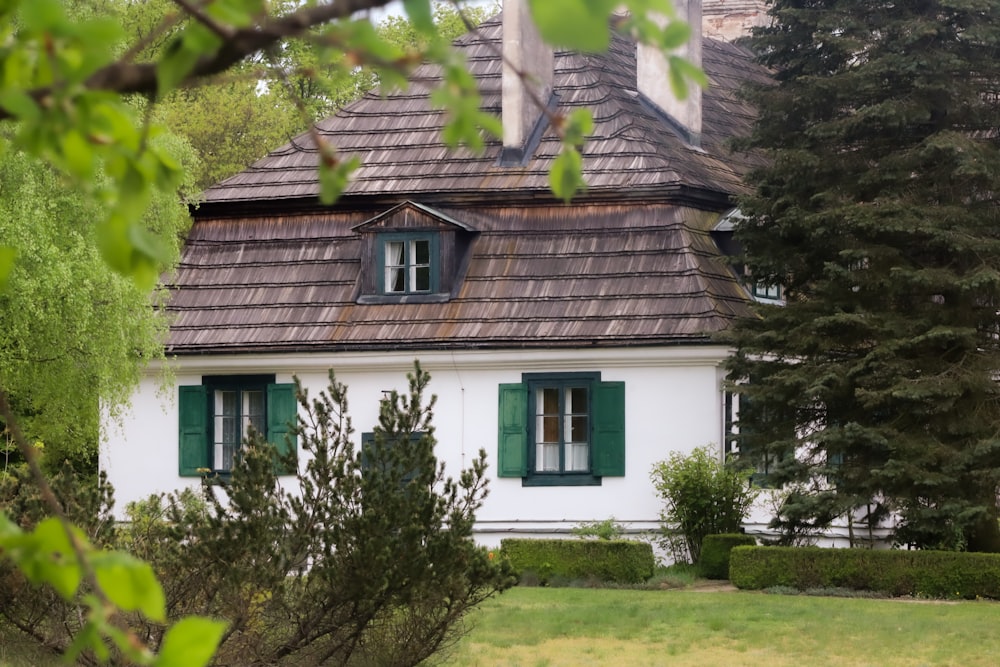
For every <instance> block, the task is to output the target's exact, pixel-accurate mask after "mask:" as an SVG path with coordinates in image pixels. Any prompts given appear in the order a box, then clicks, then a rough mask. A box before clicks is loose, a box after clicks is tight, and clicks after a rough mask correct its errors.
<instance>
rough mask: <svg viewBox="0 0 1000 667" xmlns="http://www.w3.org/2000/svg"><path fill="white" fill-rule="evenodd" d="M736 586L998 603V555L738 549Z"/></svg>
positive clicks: (733, 557)
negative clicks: (832, 590)
mask: <svg viewBox="0 0 1000 667" xmlns="http://www.w3.org/2000/svg"><path fill="white" fill-rule="evenodd" d="M729 580H730V581H731V582H732V583H733V584H734V585H735V586H737V587H738V588H746V589H762V588H770V587H772V586H789V587H792V588H797V589H799V590H807V589H810V588H851V589H855V590H867V591H875V592H879V593H886V594H889V595H897V596H898V595H912V596H918V597H931V598H952V599H954V598H965V599H975V598H977V597H983V598H993V599H1000V554H986V553H965V552H958V551H900V550H872V549H820V548H818V547H749V546H748V547H736V548H734V549H733V550H732V552H731V553H730V561H729Z"/></svg>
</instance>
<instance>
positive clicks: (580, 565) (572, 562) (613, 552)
mask: <svg viewBox="0 0 1000 667" xmlns="http://www.w3.org/2000/svg"><path fill="white" fill-rule="evenodd" d="M500 553H501V555H502V556H503V557H504V558H505V559H506V560H507V562H509V563H510V565H511V567H513V569H514V571H515V572H517V573H518V574H520V575H521V578H522V581H524V582H527V581H537V582H538V583H539V584H542V585H545V584H548V583H551V582H552V581H554V580H555V581H558V580H563V581H571V580H581V579H582V580H588V579H596V580H598V581H602V582H611V583H619V584H638V583H642V582H643V581H646V580H647V579H649V578H650V577H652V576H653V571H654V569H655V568H656V559H655V558H654V556H653V547H652V546H651V545H649V544H648V543H646V542H635V541H630V540H531V539H515V538H510V539H506V540H501V542H500Z"/></svg>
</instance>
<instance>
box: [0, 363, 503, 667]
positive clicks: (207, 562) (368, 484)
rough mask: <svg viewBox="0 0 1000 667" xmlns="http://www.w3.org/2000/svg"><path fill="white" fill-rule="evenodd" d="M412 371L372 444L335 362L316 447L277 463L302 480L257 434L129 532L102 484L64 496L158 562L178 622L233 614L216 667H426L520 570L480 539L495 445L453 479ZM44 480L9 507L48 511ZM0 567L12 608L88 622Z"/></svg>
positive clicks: (25, 514) (18, 614)
mask: <svg viewBox="0 0 1000 667" xmlns="http://www.w3.org/2000/svg"><path fill="white" fill-rule="evenodd" d="M409 380H410V392H409V395H408V396H400V395H398V394H397V393H396V392H393V393H392V394H391V396H389V397H388V398H386V399H384V400H383V401H382V404H381V410H380V417H379V424H378V425H377V426H376V427H375V428H374V441H373V442H372V443H370V445H366V447H365V449H364V452H363V455H362V451H360V450H359V449H358V448H356V447H355V446H354V444H353V443H352V440H351V435H352V433H353V431H352V428H351V423H350V419H349V418H348V417H347V396H346V388H345V387H344V386H343V385H342V384H339V383H337V382H336V381H335V379H334V378H333V374H332V373H331V376H330V387H329V390H328V391H327V392H323V393H322V394H321V395H320V396H319V397H318V398H317V399H315V400H310V399H309V397H308V396H307V395H306V394H305V393H304V392H302V391H300V392H299V402H300V406H301V410H300V413H299V421H298V424H297V425H296V426H295V427H294V428H293V431H294V433H295V434H296V436H297V437H298V442H299V446H300V449H301V450H302V451H303V452H305V453H307V454H308V455H309V458H308V460H307V461H304V462H302V465H297V462H296V461H295V460H294V456H290V457H288V458H287V459H286V460H284V461H281V462H280V465H279V466H277V468H278V469H286V468H287V469H289V470H297V474H296V476H295V478H294V481H295V482H297V484H292V483H290V482H291V481H292V480H291V479H288V478H283V480H282V484H279V483H278V479H277V478H276V476H275V469H276V465H275V463H276V462H275V448H274V447H273V446H272V445H269V444H268V443H266V442H264V441H263V440H262V439H261V438H260V436H259V434H255V433H251V435H250V437H249V438H248V440H247V441H246V442H244V445H243V447H242V449H241V452H240V456H239V457H237V461H236V464H235V466H234V469H233V471H232V477H231V479H229V480H216V479H211V480H209V479H206V480H205V483H204V485H203V488H202V490H201V491H202V492H201V493H199V492H193V491H190V490H188V491H183V492H180V493H176V494H172V495H168V496H153V497H151V498H149V499H147V500H145V501H143V502H140V503H135V504H133V505H131V506H130V507H129V508H128V518H129V520H130V522H129V523H128V524H127V525H125V526H122V527H121V528H120V529H119V530H118V531H117V533H118V534H117V538H116V537H115V536H114V535H113V534H110V533H107V531H108V530H110V526H111V525H112V524H111V523H110V522H109V521H104V520H103V519H101V517H105V518H106V517H107V516H108V515H107V510H108V509H109V507H110V496H109V495H108V494H106V493H105V492H104V491H103V489H97V490H93V491H87V489H86V487H82V486H80V485H77V484H74V483H72V482H67V483H65V484H64V483H62V482H61V481H60V480H59V479H56V480H53V483H54V486H55V487H56V488H57V490H59V489H62V488H63V487H66V488H68V490H69V491H70V492H72V494H70V495H67V496H65V497H63V503H64V505H66V506H67V508H68V509H69V510H70V512H69V513H70V518H71V519H72V520H73V521H74V523H75V524H76V525H77V526H80V527H83V528H84V529H86V530H87V531H88V533H89V536H90V538H91V540H92V541H94V542H96V543H97V544H110V543H112V542H117V543H118V545H120V546H121V547H122V548H123V549H126V550H128V551H130V552H131V553H132V554H134V555H136V556H138V557H140V558H142V559H144V560H146V561H147V562H149V563H150V565H152V566H153V568H154V570H155V572H156V574H157V577H158V578H159V580H160V582H161V584H162V586H163V591H164V595H165V597H166V606H167V615H168V618H169V619H171V620H173V619H176V618H178V617H180V616H186V615H188V614H200V615H204V616H209V617H214V618H220V619H223V620H225V621H226V623H227V625H228V629H227V630H226V633H225V634H224V636H223V639H222V643H221V645H220V648H219V650H218V652H217V654H216V658H215V660H216V663H215V664H217V665H234V666H235V665H240V666H242V665H295V666H300V665H301V666H311V665H393V666H396V665H399V666H403V665H415V664H418V663H420V662H422V661H424V660H426V659H427V658H428V657H430V656H432V655H433V654H434V653H436V652H437V651H439V650H441V649H442V648H443V647H446V646H447V645H449V643H451V642H453V641H455V640H456V639H457V638H458V637H460V636H461V634H462V632H463V626H462V623H461V621H462V619H463V617H464V615H465V614H466V612H468V611H469V610H470V609H471V608H472V607H474V606H475V605H476V604H478V603H479V602H481V601H482V600H484V599H486V598H488V597H490V596H492V595H493V594H495V593H497V592H498V591H502V590H504V589H505V588H507V587H509V586H511V585H513V584H514V582H515V581H516V579H515V577H514V575H513V571H512V570H511V568H510V567H509V566H508V565H507V564H506V563H505V562H503V561H502V559H492V558H490V556H489V554H488V553H487V551H486V550H485V549H483V548H481V547H478V546H476V544H475V543H474V542H473V540H472V527H473V523H474V521H475V512H476V510H477V509H478V508H479V507H480V506H481V504H482V500H483V498H484V497H485V495H486V479H485V470H486V461H485V452H480V455H479V457H478V458H477V459H476V460H475V461H474V462H473V464H472V467H471V468H469V469H467V470H463V471H461V474H460V476H459V478H458V479H457V480H455V479H452V478H450V477H446V476H445V470H444V466H443V464H441V465H439V464H438V461H437V458H436V457H435V456H434V445H435V439H434V427H433V425H432V421H431V420H432V406H433V403H434V398H433V397H432V398H431V399H430V400H429V401H425V400H424V391H425V389H426V387H427V384H428V382H429V380H430V378H429V376H428V375H427V374H426V373H423V372H422V371H421V370H420V368H419V366H417V367H416V369H415V371H414V373H413V374H411V375H410V376H409ZM286 483H287V487H288V488H290V489H292V488H294V491H285V490H284V487H285V484H286ZM8 485H9V483H8ZM4 488H5V489H6V488H8V487H7V486H5V487H4ZM32 489H34V486H33V485H30V484H23V485H21V486H18V487H17V488H16V489H14V490H10V491H8V492H6V493H5V494H4V498H5V499H4V502H3V506H4V509H6V511H7V512H8V513H9V514H10V515H11V516H15V517H18V518H19V520H20V521H21V522H22V523H23V524H26V525H27V524H30V523H32V522H33V521H35V518H34V517H35V516H36V515H39V514H42V513H44V512H43V510H42V509H41V504H40V503H39V502H37V499H35V498H33V496H32V494H31V491H32ZM74 494H75V495H74ZM78 496H79V498H77V497H78ZM0 567H3V568H9V565H7V563H6V561H2V562H0ZM0 577H2V580H0V618H3V619H6V620H7V621H8V622H9V623H10V624H11V625H13V626H14V627H17V628H19V629H21V631H22V632H24V633H25V635H26V636H29V637H32V638H33V639H34V640H35V641H37V642H38V643H39V644H42V645H44V646H48V647H50V648H51V649H53V650H54V651H60V650H62V649H63V648H65V644H66V641H67V640H68V639H69V633H70V632H74V631H75V630H78V629H79V627H80V620H79V619H78V618H77V614H76V611H77V610H76V607H72V606H71V605H68V604H64V603H62V602H61V601H60V599H59V598H58V597H57V596H56V594H55V593H51V594H50V592H49V589H43V590H41V591H39V590H36V589H35V588H34V587H31V586H29V585H28V584H27V583H26V581H25V580H24V577H23V576H22V575H21V574H20V573H19V572H17V571H13V570H9V569H8V570H3V571H2V572H0ZM116 622H120V623H121V624H122V625H123V626H124V625H127V626H129V627H130V629H131V630H133V631H134V632H135V633H136V636H137V637H138V638H139V639H141V640H142V641H143V642H144V643H146V644H147V645H149V646H150V647H151V648H152V649H154V650H157V649H159V647H160V645H161V641H162V639H163V632H164V627H163V626H162V625H160V624H154V623H149V622H146V621H145V620H144V619H142V618H140V617H139V616H138V615H133V614H120V615H119V616H117V617H116Z"/></svg>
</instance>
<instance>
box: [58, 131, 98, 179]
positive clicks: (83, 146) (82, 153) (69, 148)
mask: <svg viewBox="0 0 1000 667" xmlns="http://www.w3.org/2000/svg"><path fill="white" fill-rule="evenodd" d="M61 144H62V153H63V157H65V159H66V168H67V170H69V172H70V173H71V174H73V175H74V176H76V177H77V178H83V179H86V178H90V177H91V175H92V174H93V173H94V150H93V147H92V146H91V145H90V142H88V141H87V140H86V139H84V137H83V135H82V134H80V132H79V131H78V130H75V129H70V130H67V131H66V133H65V134H64V135H63V137H62V141H61Z"/></svg>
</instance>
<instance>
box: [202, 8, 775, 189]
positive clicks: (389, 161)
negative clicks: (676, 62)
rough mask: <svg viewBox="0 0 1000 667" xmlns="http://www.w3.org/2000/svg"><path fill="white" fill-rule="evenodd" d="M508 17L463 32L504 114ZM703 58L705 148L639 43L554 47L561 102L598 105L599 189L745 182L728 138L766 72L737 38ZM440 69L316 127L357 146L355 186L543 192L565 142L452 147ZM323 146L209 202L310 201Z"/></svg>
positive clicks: (311, 146)
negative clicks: (652, 76) (658, 86)
mask: <svg viewBox="0 0 1000 667" xmlns="http://www.w3.org/2000/svg"><path fill="white" fill-rule="evenodd" d="M500 41H501V22H500V19H499V18H494V19H491V20H489V21H486V22H485V23H483V24H482V25H481V26H480V28H479V30H478V31H477V32H474V33H470V34H469V35H466V36H465V37H463V38H461V39H460V40H458V42H457V46H458V47H459V48H460V50H461V51H462V52H463V54H464V55H465V57H466V59H467V61H468V64H469V67H470V70H471V71H472V73H473V75H474V76H475V77H476V79H477V81H478V84H479V89H480V93H481V95H482V98H483V107H484V110H486V111H490V112H493V113H495V114H498V115H499V112H500V92H501V63H500V60H499V57H498V55H497V52H498V51H497V50H498V48H499V45H500ZM702 53H703V67H704V69H705V72H706V74H707V75H708V78H709V80H710V82H711V85H710V86H709V88H708V90H707V91H705V93H704V96H703V118H704V121H703V132H702V140H701V142H700V146H692V145H689V144H687V143H686V142H685V141H684V140H683V139H682V138H681V136H680V135H679V133H678V132H675V131H674V130H673V129H671V127H670V125H669V123H668V122H665V120H664V118H663V116H662V115H660V114H659V113H658V112H657V111H656V110H655V108H654V107H652V106H651V105H650V104H649V103H648V102H644V101H643V98H642V97H641V96H640V95H639V94H638V93H637V92H636V81H635V71H636V70H635V45H634V44H633V43H632V42H630V41H628V40H626V39H625V38H623V37H620V36H617V37H615V38H614V39H613V41H612V45H611V48H610V50H609V52H608V53H607V54H601V55H581V54H577V53H571V52H561V53H557V54H556V64H555V67H556V71H555V79H554V84H553V85H554V90H555V92H556V93H557V94H558V96H559V106H560V109H561V110H562V111H563V112H565V113H568V112H570V111H572V110H573V109H575V108H581V107H586V108H589V109H591V110H592V113H593V115H594V133H593V135H592V136H591V137H589V138H588V140H587V143H586V145H585V147H584V154H583V155H584V176H585V180H586V182H587V184H588V188H589V193H590V194H591V195H600V194H601V193H613V194H614V195H615V196H616V197H620V196H621V193H622V192H630V193H633V194H639V193H644V192H650V191H658V192H664V191H665V189H670V188H673V189H675V190H678V189H684V190H686V191H688V192H700V193H703V194H709V195H710V196H717V195H719V194H723V195H733V194H737V193H740V192H742V191H743V185H742V177H743V175H744V174H745V173H746V171H747V169H748V168H749V167H750V166H751V164H752V160H751V158H749V157H748V156H746V155H743V154H739V153H735V154H734V153H732V152H730V151H729V150H728V149H727V147H726V145H725V144H726V141H727V140H728V139H730V138H732V137H733V136H739V135H743V134H746V133H747V132H748V131H749V128H750V125H751V123H752V121H753V111H752V109H750V108H749V107H748V106H747V105H746V104H745V103H744V102H742V101H741V100H739V98H738V95H737V91H738V89H739V87H740V86H741V85H743V83H744V82H746V81H748V80H761V79H764V78H766V72H764V71H763V70H762V68H760V67H759V66H756V65H754V64H753V63H752V60H751V58H750V56H749V53H748V52H747V51H746V50H744V49H742V48H740V47H737V46H734V45H732V44H728V43H725V42H720V41H716V40H711V39H706V40H704V46H703V51H702ZM440 75H441V73H440V68H439V67H437V66H433V65H424V66H422V67H420V68H418V69H417V70H416V71H415V73H414V75H413V76H412V77H411V82H412V84H411V86H410V87H409V89H408V90H406V91H397V92H394V93H392V94H390V95H389V96H388V97H383V96H381V95H380V94H378V92H377V91H376V92H373V93H370V94H368V95H367V96H365V97H364V98H363V99H361V100H359V101H358V102H355V103H353V104H351V105H349V106H348V107H346V108H345V109H343V110H342V111H340V112H339V113H337V114H336V115H335V116H332V117H331V118H329V119H327V120H325V121H323V122H321V123H319V125H318V128H319V131H320V133H321V134H322V135H324V136H325V137H326V138H327V139H328V140H329V141H330V142H331V143H333V145H335V146H337V147H338V148H339V150H340V151H342V152H343V153H345V154H350V155H358V156H359V157H360V158H361V161H362V165H363V166H362V167H361V168H360V169H359V170H358V171H357V172H356V173H355V174H354V177H353V179H352V182H351V184H350V185H349V186H348V188H347V190H346V195H347V196H352V195H361V196H377V195H392V196H396V197H399V198H401V199H419V198H420V197H425V198H426V197H428V196H430V197H436V196H437V195H439V194H441V193H445V194H446V196H447V198H448V199H451V200H454V199H455V198H456V197H459V196H469V197H473V198H476V197H477V196H478V195H480V194H481V193H483V192H489V193H494V194H495V193H498V192H508V193H512V194H513V193H518V194H519V195H521V196H533V195H539V196H546V195H547V193H548V189H549V185H548V171H549V168H550V167H551V164H552V160H553V159H554V158H555V156H556V155H557V154H558V152H559V141H558V138H557V137H556V135H555V133H554V132H553V131H552V129H551V128H549V129H547V130H546V132H545V134H544V135H543V138H542V140H541V143H540V145H539V146H538V148H537V150H536V151H535V153H534V159H532V160H530V161H529V162H528V164H527V165H526V166H524V167H513V168H512V167H501V166H499V164H498V157H499V153H500V143H499V141H493V142H491V143H489V144H488V145H487V148H486V150H485V151H484V152H483V153H482V154H478V155H477V154H474V153H472V152H470V151H469V150H467V149H459V150H454V151H452V150H449V149H448V148H446V147H445V146H444V144H443V143H442V142H441V140H440V131H441V128H442V127H443V125H444V121H445V117H444V114H443V113H442V112H441V111H439V110H437V109H434V108H432V107H431V105H430V103H429V100H428V93H429V91H430V90H433V89H434V88H435V87H436V86H437V85H438V84H439V83H440ZM316 165H317V152H316V146H315V143H314V141H313V139H312V138H311V137H310V135H308V134H303V135H301V136H299V137H296V138H295V139H294V140H293V141H292V142H290V143H288V144H286V145H285V146H282V147H281V148H279V149H277V150H275V151H274V152H272V153H271V154H269V155H268V156H267V157H265V158H263V159H261V160H259V161H258V162H256V163H255V164H253V165H252V166H250V167H249V168H248V169H246V170H245V171H243V172H241V173H239V174H237V175H235V176H232V177H231V178H228V179H226V180H224V181H222V182H221V183H219V184H217V185H215V186H214V187H212V188H210V189H209V190H208V191H207V192H206V193H205V204H206V205H207V207H209V208H211V207H212V206H213V205H214V204H229V205H232V204H237V203H242V202H253V204H254V206H255V207H256V208H260V207H261V205H263V204H264V203H265V202H269V201H276V200H289V199H303V198H305V199H313V198H315V197H316V195H317V193H318V182H317V169H316Z"/></svg>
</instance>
